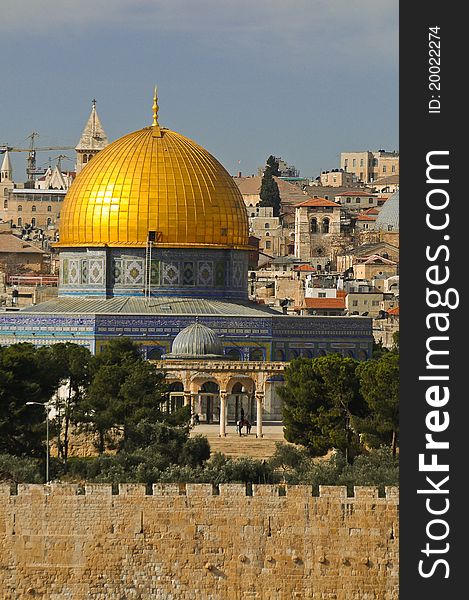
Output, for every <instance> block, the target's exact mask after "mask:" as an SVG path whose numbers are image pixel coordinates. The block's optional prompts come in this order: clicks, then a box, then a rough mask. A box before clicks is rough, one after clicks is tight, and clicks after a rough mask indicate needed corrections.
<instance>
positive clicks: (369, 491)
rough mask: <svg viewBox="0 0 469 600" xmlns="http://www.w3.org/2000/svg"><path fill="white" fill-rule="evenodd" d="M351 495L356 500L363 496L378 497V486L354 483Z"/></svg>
mask: <svg viewBox="0 0 469 600" xmlns="http://www.w3.org/2000/svg"><path fill="white" fill-rule="evenodd" d="M353 495H354V496H355V498H356V499H357V500H362V499H365V498H378V488H377V487H372V486H364V485H356V486H354V488H353Z"/></svg>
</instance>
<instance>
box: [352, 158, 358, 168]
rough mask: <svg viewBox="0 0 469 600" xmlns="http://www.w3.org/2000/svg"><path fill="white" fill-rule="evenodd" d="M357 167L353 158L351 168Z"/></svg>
mask: <svg viewBox="0 0 469 600" xmlns="http://www.w3.org/2000/svg"><path fill="white" fill-rule="evenodd" d="M356 166H357V161H356V160H355V159H354V158H353V159H352V167H356Z"/></svg>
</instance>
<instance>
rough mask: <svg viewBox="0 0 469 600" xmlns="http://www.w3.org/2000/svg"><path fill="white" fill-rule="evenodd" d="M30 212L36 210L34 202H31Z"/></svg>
mask: <svg viewBox="0 0 469 600" xmlns="http://www.w3.org/2000/svg"><path fill="white" fill-rule="evenodd" d="M31 212H36V205H35V204H33V205H32V206H31Z"/></svg>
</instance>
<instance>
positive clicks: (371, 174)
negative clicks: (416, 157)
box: [340, 150, 399, 183]
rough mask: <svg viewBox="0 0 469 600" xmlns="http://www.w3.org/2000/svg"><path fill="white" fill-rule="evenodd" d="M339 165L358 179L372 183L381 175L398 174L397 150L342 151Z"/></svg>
mask: <svg viewBox="0 0 469 600" xmlns="http://www.w3.org/2000/svg"><path fill="white" fill-rule="evenodd" d="M340 167H341V169H344V171H347V172H349V173H353V174H355V175H356V176H357V178H358V179H359V180H360V181H363V182H364V183H372V182H374V181H375V180H376V179H379V178H381V177H387V176H389V175H399V152H395V151H394V152H387V151H386V150H378V151H370V150H365V151H360V152H342V153H341V155H340Z"/></svg>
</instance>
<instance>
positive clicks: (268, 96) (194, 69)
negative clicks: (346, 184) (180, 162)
mask: <svg viewBox="0 0 469 600" xmlns="http://www.w3.org/2000/svg"><path fill="white" fill-rule="evenodd" d="M0 50H1V53H2V54H1V56H2V61H1V63H2V76H1V80H2V86H1V87H2V93H1V94H0V111H1V112H0V115H1V116H0V143H8V144H9V145H15V146H21V147H26V146H27V145H28V140H27V136H28V135H29V134H30V133H31V132H32V131H37V132H39V134H40V137H39V138H38V142H37V143H38V145H40V146H51V145H67V146H68V145H75V144H76V143H77V141H78V139H79V136H80V133H81V131H82V129H83V126H84V124H85V122H86V120H87V118H88V115H89V112H90V108H91V100H92V99H93V98H96V100H97V108H98V113H99V115H100V118H101V121H102V123H103V126H104V128H105V130H106V132H107V134H108V137H109V139H111V140H114V139H117V138H118V137H120V136H121V135H124V134H125V133H128V132H130V131H134V130H136V129H140V128H141V127H145V126H147V125H149V124H150V123H151V105H152V95H153V86H154V84H157V85H158V92H159V106H160V124H161V125H163V126H165V127H169V128H171V129H174V130H176V131H179V132H180V133H182V134H184V135H186V136H188V137H190V138H192V139H194V140H195V141H196V142H198V143H199V144H201V145H202V146H204V147H206V148H207V149H208V150H209V151H210V152H211V153H212V154H214V155H215V156H216V157H217V158H218V159H219V160H220V161H221V162H222V163H223V165H224V166H225V167H226V168H227V169H228V170H229V171H230V172H231V173H235V172H237V171H239V170H240V171H242V172H243V174H246V175H248V174H251V173H257V167H258V166H261V165H262V164H264V162H265V160H266V158H267V157H268V156H269V154H275V155H277V156H281V157H282V158H283V159H284V160H286V161H287V162H289V163H290V164H295V165H296V166H297V168H299V169H300V171H301V174H302V175H305V176H317V175H318V174H319V172H320V171H321V170H324V169H332V168H336V167H338V166H339V155H340V152H341V151H346V150H366V149H370V150H376V149H379V148H384V149H387V150H395V149H398V143H399V142H398V0H328V1H327V0H283V1H280V0H255V2H253V1H252V0H249V1H248V0H80V1H79V2H77V1H76V0H61V1H58V0H49V1H47V2H46V1H43V0H19V1H18V0H3V1H2V14H1V18H0ZM63 153H64V154H67V156H70V157H71V158H72V157H74V152H73V151H72V150H70V151H65V152H63ZM58 154H59V152H53V151H52V152H41V153H40V154H39V155H38V164H39V165H41V164H46V163H48V160H49V157H51V158H52V159H53V158H54V157H55V156H57V155H58ZM19 156H21V155H19V154H16V155H15V156H14V167H15V178H16V179H17V180H21V179H22V178H23V173H22V170H23V168H24V167H23V163H24V159H21V160H20V159H19ZM238 161H240V162H238ZM63 164H64V166H65V167H67V168H73V163H72V162H65V163H63Z"/></svg>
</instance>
